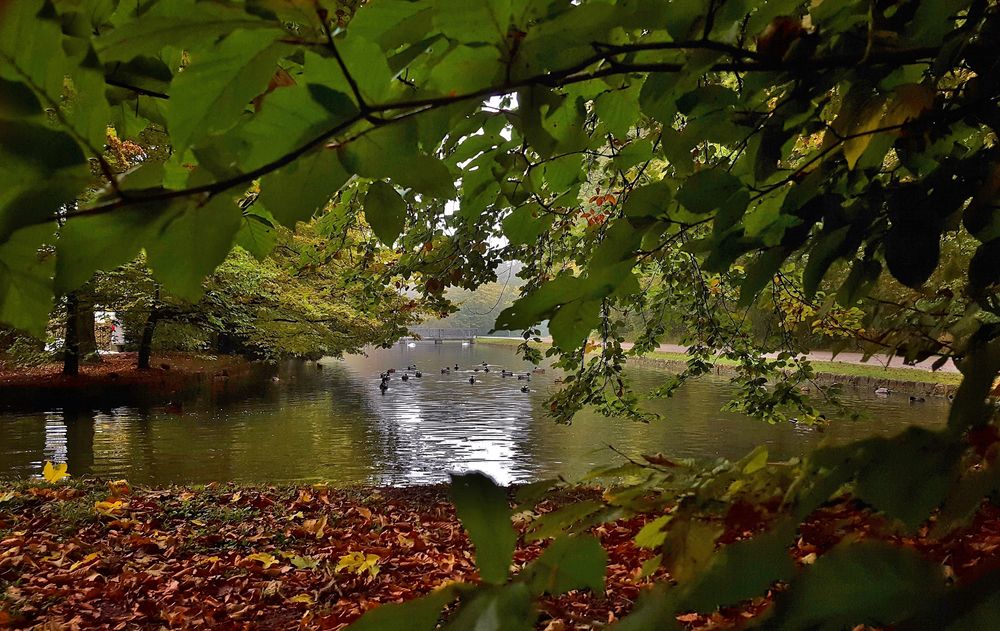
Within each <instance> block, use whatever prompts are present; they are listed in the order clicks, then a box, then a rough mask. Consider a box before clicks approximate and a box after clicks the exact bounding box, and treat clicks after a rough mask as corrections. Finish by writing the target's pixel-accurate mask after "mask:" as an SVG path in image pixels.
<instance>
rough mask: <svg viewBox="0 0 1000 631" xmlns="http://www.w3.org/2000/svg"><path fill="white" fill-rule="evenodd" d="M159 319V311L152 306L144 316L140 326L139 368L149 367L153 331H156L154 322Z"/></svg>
mask: <svg viewBox="0 0 1000 631" xmlns="http://www.w3.org/2000/svg"><path fill="white" fill-rule="evenodd" d="M159 319H160V314H159V312H158V311H157V310H156V309H155V308H154V309H153V310H152V311H150V312H149V317H148V318H146V324H145V325H143V327H142V339H140V340H139V364H138V368H139V369H140V370H145V369H147V368H149V358H150V356H151V355H152V354H153V333H154V332H155V331H156V322H157V320H159Z"/></svg>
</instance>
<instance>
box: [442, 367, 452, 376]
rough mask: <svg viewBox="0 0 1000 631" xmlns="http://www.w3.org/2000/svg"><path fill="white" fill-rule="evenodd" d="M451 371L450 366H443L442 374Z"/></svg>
mask: <svg viewBox="0 0 1000 631" xmlns="http://www.w3.org/2000/svg"><path fill="white" fill-rule="evenodd" d="M450 372H451V369H450V368H448V367H445V368H442V369H441V374H442V375H447V374H448V373H450Z"/></svg>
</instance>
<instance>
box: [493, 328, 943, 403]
mask: <svg viewBox="0 0 1000 631" xmlns="http://www.w3.org/2000/svg"><path fill="white" fill-rule="evenodd" d="M521 342H522V340H521V339H519V338H488V337H477V338H476V344H485V345H487V346H507V347H512V348H513V347H515V346H517V345H519V344H520V343H521ZM532 345H533V346H536V347H539V348H546V347H548V346H549V344H548V343H545V342H542V343H541V344H539V343H537V342H532ZM628 361H629V363H631V364H632V365H635V366H642V367H645V368H658V369H663V370H665V371H667V372H672V373H677V372H680V371H682V370H683V369H684V368H685V365H686V356H685V355H684V354H683V353H674V352H666V351H653V352H651V353H649V354H648V355H643V356H640V357H629V359H628ZM812 364H813V368H814V369H815V371H816V383H817V384H818V385H822V386H828V385H834V384H840V385H844V386H846V387H849V388H856V389H859V390H869V391H874V390H875V389H876V388H888V389H890V390H892V391H893V392H895V393H897V394H904V395H916V396H925V397H927V396H931V397H950V396H953V395H954V393H955V391H956V390H957V389H958V385H959V383H960V382H961V374H960V373H953V372H933V371H929V370H923V369H921V368H910V367H906V368H901V367H890V368H884V367H881V366H878V365H872V364H858V363H847V362H831V361H822V360H818V361H817V360H814V361H813V362H812ZM713 372H714V374H716V375H719V376H725V375H731V374H734V373H735V372H736V369H735V365H734V364H733V363H731V362H728V360H725V359H720V360H719V361H718V362H717V363H716V364H715V370H714V371H713Z"/></svg>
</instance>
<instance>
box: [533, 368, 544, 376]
mask: <svg viewBox="0 0 1000 631" xmlns="http://www.w3.org/2000/svg"><path fill="white" fill-rule="evenodd" d="M531 372H532V373H533V374H536V375H544V374H545V369H544V368H535V369H533V370H532V371H531Z"/></svg>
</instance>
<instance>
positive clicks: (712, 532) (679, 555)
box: [663, 519, 722, 583]
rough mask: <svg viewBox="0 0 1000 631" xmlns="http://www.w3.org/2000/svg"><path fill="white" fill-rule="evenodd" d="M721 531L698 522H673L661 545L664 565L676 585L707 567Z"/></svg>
mask: <svg viewBox="0 0 1000 631" xmlns="http://www.w3.org/2000/svg"><path fill="white" fill-rule="evenodd" d="M720 534H722V529H721V528H719V527H718V526H715V525H713V524H707V523H705V522H702V521H698V520H692V519H688V520H683V521H675V522H674V524H673V525H672V526H671V527H670V529H669V530H668V531H667V536H666V539H665V541H664V542H663V560H664V565H665V566H666V568H667V569H668V570H669V571H670V576H671V577H673V579H674V580H676V581H678V582H681V583H683V582H686V581H689V580H691V579H692V578H694V577H695V576H696V575H697V574H698V573H699V572H700V571H701V570H702V569H703V568H704V567H706V566H707V565H708V563H709V562H710V560H711V558H712V553H713V552H714V551H715V540H716V539H718V537H719V535H720Z"/></svg>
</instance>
